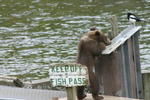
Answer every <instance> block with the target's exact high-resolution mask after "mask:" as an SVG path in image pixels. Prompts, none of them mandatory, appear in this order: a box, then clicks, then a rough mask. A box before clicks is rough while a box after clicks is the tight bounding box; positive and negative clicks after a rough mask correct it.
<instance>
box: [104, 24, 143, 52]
mask: <svg viewBox="0 0 150 100" xmlns="http://www.w3.org/2000/svg"><path fill="white" fill-rule="evenodd" d="M139 29H141V26H129V27H128V28H126V29H124V30H123V31H122V32H121V33H120V34H119V35H117V36H116V37H115V38H114V39H113V40H112V43H111V45H108V46H107V47H106V49H105V50H104V51H103V52H102V54H110V53H112V52H113V51H114V50H116V49H117V48H118V47H119V46H120V45H122V44H123V43H124V42H125V41H126V40H127V39H129V38H130V37H131V36H132V35H133V34H135V33H136V32H137V31H138V30H139Z"/></svg>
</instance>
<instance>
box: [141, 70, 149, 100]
mask: <svg viewBox="0 0 150 100" xmlns="http://www.w3.org/2000/svg"><path fill="white" fill-rule="evenodd" d="M142 78H143V87H144V100H150V71H148V70H142Z"/></svg>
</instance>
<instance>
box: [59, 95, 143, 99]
mask: <svg viewBox="0 0 150 100" xmlns="http://www.w3.org/2000/svg"><path fill="white" fill-rule="evenodd" d="M102 96H103V97H104V99H103V100H143V99H133V98H126V97H116V96H107V95H102ZM58 100H67V97H65V98H59V99H58ZM83 100H93V98H92V95H91V94H88V95H87V97H86V98H85V99H83Z"/></svg>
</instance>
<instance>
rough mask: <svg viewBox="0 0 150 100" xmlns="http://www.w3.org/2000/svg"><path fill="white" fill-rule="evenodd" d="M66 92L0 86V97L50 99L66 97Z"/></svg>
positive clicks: (30, 99) (27, 99) (28, 99)
mask: <svg viewBox="0 0 150 100" xmlns="http://www.w3.org/2000/svg"><path fill="white" fill-rule="evenodd" d="M66 96H67V95H66V92H64V91H55V90H40V89H24V88H16V87H6V86H0V98H15V99H23V100H52V98H53V97H59V98H61V97H66Z"/></svg>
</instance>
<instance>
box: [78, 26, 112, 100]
mask: <svg viewBox="0 0 150 100" xmlns="http://www.w3.org/2000/svg"><path fill="white" fill-rule="evenodd" d="M109 44H111V42H110V39H109V38H108V37H107V36H105V35H104V34H103V33H102V31H100V30H98V29H96V28H91V29H90V31H89V32H88V33H86V34H85V35H84V36H83V37H81V39H80V42H79V44H78V59H77V63H80V64H82V65H85V66H86V67H87V68H88V72H89V81H90V89H91V92H92V96H93V98H94V100H102V99H103V97H102V96H99V82H98V77H97V75H96V73H95V63H96V59H97V57H99V56H100V55H101V52H102V51H103V50H104V49H105V48H106V46H107V45H109ZM84 89H85V86H79V87H77V97H78V99H79V100H82V99H83V98H85V97H86V94H85V93H84Z"/></svg>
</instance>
